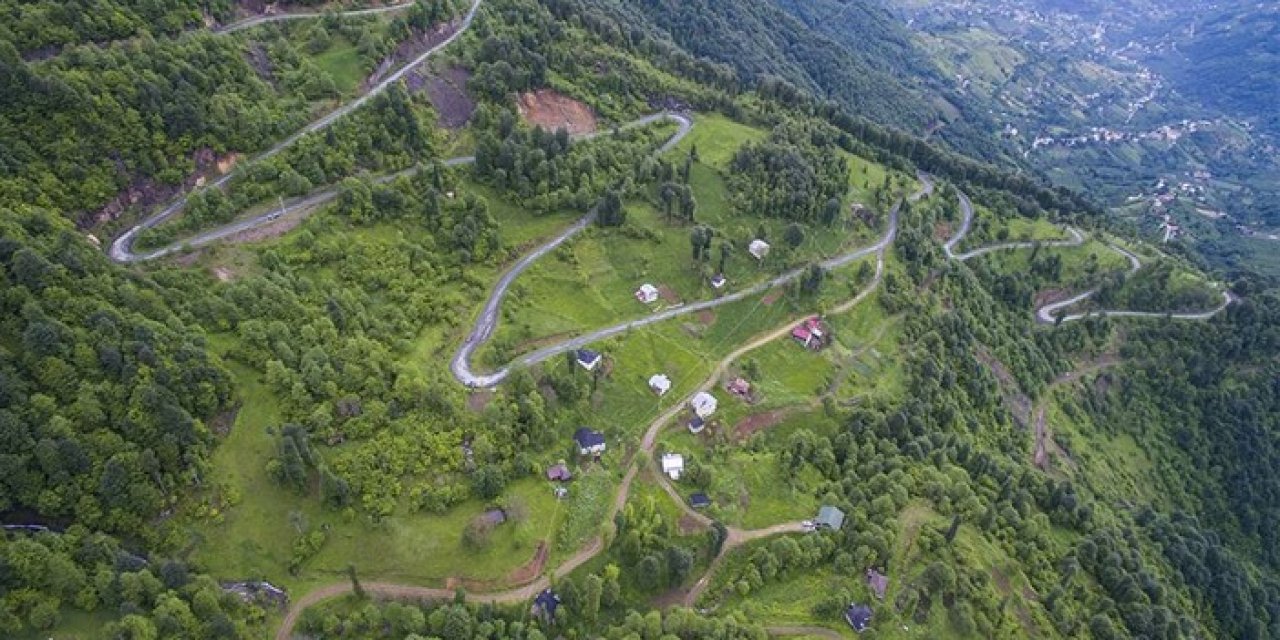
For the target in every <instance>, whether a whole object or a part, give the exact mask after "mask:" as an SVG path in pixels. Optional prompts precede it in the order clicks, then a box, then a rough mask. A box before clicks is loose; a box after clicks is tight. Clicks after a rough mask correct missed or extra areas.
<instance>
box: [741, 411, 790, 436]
mask: <svg viewBox="0 0 1280 640" xmlns="http://www.w3.org/2000/svg"><path fill="white" fill-rule="evenodd" d="M790 412H791V410H790V409H774V410H773V411H766V412H764V413H757V414H754V415H749V416H747V417H745V418H743V419H741V420H739V421H738V424H735V425H733V436H734V437H735V438H737V439H738V440H746V439H747V438H750V437H751V436H752V435H753V434H755V433H758V432H760V431H764V430H765V429H768V428H769V427H772V426H773V425H775V424H778V423H779V422H782V419H783V418H785V417H787V414H788V413H790Z"/></svg>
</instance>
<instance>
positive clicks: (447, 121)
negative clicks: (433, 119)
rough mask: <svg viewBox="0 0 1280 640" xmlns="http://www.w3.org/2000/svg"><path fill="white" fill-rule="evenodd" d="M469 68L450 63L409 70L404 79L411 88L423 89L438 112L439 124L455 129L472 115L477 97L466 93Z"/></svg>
mask: <svg viewBox="0 0 1280 640" xmlns="http://www.w3.org/2000/svg"><path fill="white" fill-rule="evenodd" d="M470 78H471V72H470V71H467V70H466V69H464V68H462V67H456V66H455V67H449V68H447V69H444V70H443V71H439V72H434V71H418V72H415V73H411V74H409V75H408V76H407V77H406V78H405V83H406V84H407V85H408V87H409V90H410V91H424V92H426V94H427V99H429V100H431V106H433V107H435V109H436V113H437V114H439V117H438V118H437V121H438V122H439V123H440V126H442V127H444V128H446V129H450V130H457V129H461V128H462V127H463V126H464V125H466V124H467V121H468V120H470V119H471V114H472V113H474V112H475V110H476V101H475V100H472V99H471V96H470V95H469V94H468V93H467V80H468V79H470Z"/></svg>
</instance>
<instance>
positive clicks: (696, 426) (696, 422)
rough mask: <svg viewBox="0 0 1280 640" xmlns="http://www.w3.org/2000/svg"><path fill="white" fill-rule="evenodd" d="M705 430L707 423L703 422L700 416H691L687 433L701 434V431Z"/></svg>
mask: <svg viewBox="0 0 1280 640" xmlns="http://www.w3.org/2000/svg"><path fill="white" fill-rule="evenodd" d="M706 428H707V421H706V420H703V419H702V416H698V415H695V416H693V419H692V420H690V421H689V433H702V430H703V429H706Z"/></svg>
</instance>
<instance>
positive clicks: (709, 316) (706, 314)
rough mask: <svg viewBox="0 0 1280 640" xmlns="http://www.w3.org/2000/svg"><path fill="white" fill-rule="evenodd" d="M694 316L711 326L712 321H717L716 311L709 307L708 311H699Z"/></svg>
mask: <svg viewBox="0 0 1280 640" xmlns="http://www.w3.org/2000/svg"><path fill="white" fill-rule="evenodd" d="M694 317H695V318H697V319H698V322H701V323H702V324H703V325H706V326H708V327H709V326H711V323H713V322H715V321H716V312H714V311H712V310H710V309H707V310H706V311H699V312H698V313H697V315H695V316H694Z"/></svg>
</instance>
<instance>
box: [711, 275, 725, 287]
mask: <svg viewBox="0 0 1280 640" xmlns="http://www.w3.org/2000/svg"><path fill="white" fill-rule="evenodd" d="M728 282H729V281H728V280H726V279H725V277H724V274H723V273H717V274H715V275H714V276H711V288H712V289H720V288H722V287H724V285H725V284H726V283H728Z"/></svg>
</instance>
